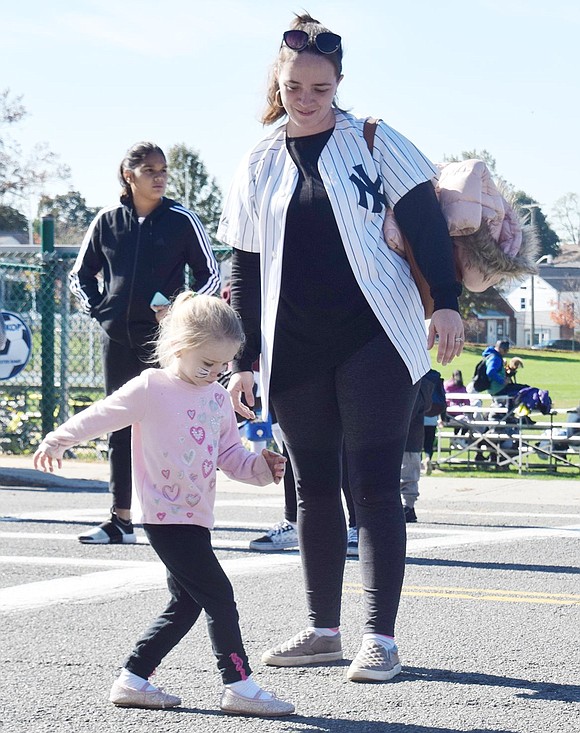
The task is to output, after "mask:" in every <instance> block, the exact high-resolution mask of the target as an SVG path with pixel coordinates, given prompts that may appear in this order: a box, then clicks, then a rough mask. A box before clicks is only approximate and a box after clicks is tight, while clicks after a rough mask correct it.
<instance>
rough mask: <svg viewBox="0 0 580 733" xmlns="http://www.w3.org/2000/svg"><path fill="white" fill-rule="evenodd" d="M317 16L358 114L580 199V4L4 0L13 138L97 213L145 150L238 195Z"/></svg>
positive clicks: (568, 0)
mask: <svg viewBox="0 0 580 733" xmlns="http://www.w3.org/2000/svg"><path fill="white" fill-rule="evenodd" d="M303 7H306V8H307V9H308V10H309V11H310V13H311V14H312V15H313V16H315V17H317V18H318V19H319V20H321V21H322V22H323V23H324V24H326V25H327V26H328V27H329V28H330V29H331V30H333V31H334V32H336V33H339V34H341V35H342V36H343V40H344V48H345V58H344V73H345V78H344V81H343V83H342V85H341V88H340V103H341V105H342V106H343V107H346V108H349V109H351V110H352V111H353V112H355V113H357V114H360V115H364V116H367V115H372V116H377V117H382V118H383V119H384V120H386V121H387V122H388V123H389V124H391V125H392V126H393V127H395V128H396V129H398V130H399V131H401V132H402V133H403V134H404V135H406V136H407V137H409V138H410V139H411V140H412V141H413V142H414V143H415V144H416V145H417V146H418V147H419V148H421V149H422V150H423V152H424V153H425V154H426V155H427V156H428V157H430V158H431V159H432V160H434V161H439V160H441V159H442V158H443V156H444V155H445V154H447V155H449V154H458V153H460V152H461V151H462V150H467V149H469V150H471V149H477V150H482V149H486V150H488V151H489V152H490V153H491V154H492V155H493V156H494V157H495V158H496V160H497V168H498V172H499V173H500V175H502V176H503V177H504V178H506V179H507V180H508V181H509V182H510V183H511V184H513V185H514V186H515V187H516V188H518V189H523V190H524V191H526V192H527V193H528V194H529V195H530V196H532V197H534V198H535V200H537V201H539V202H540V203H541V204H542V207H543V209H544V213H546V214H547V215H549V214H550V210H551V208H552V206H553V204H554V202H555V200H556V199H557V198H559V197H560V196H562V195H564V194H565V193H567V192H580V183H579V182H578V174H579V171H580V152H579V151H580V145H579V142H578V136H579V134H580V114H579V107H580V95H579V83H578V79H579V75H580V64H579V62H578V52H577V47H578V38H579V37H580V4H579V3H578V1H577V0H552V1H551V2H539V1H538V0H457V1H456V0H448V1H446V0H439V2H433V1H432V0H411V1H409V0H405V1H403V2H394V1H393V0H390V1H389V0H367V2H354V0H311V1H309V2H305V0H301V1H300V2H299V3H292V2H289V0H284V2H280V1H279V0H251V1H250V0H207V1H206V2H200V1H199V0H171V2H167V3H162V2H159V1H157V2H153V1H152V0H93V1H91V0H68V1H66V0H52V2H49V3H47V2H45V1H44V0H42V1H40V0H29V1H28V2H20V3H18V2H7V1H6V0H5V1H4V2H2V4H1V6H0V29H1V31H0V32H1V43H0V69H1V70H2V71H1V73H0V89H2V88H6V87H10V89H11V90H12V92H13V93H14V94H22V95H23V97H24V99H23V102H24V104H25V106H26V107H27V109H28V111H29V113H30V115H29V117H28V118H27V119H26V120H25V121H24V122H23V123H22V124H21V125H20V126H19V127H18V128H17V129H14V130H13V132H15V133H16V134H17V137H18V138H19V139H20V141H21V143H22V144H23V146H24V147H25V148H28V147H30V146H31V145H32V144H33V143H35V142H38V141H46V142H47V143H48V144H49V146H50V147H51V149H52V150H54V151H55V152H57V153H58V154H59V155H60V157H61V159H62V161H63V162H64V163H67V164H68V165H69V166H70V168H71V170H72V180H71V181H70V184H69V185H70V186H71V187H72V188H75V189H78V190H79V191H80V192H81V193H82V194H83V195H84V196H85V198H86V199H87V202H88V203H89V205H91V206H100V205H103V206H104V205H107V204H109V203H112V202H113V201H115V200H116V196H117V192H118V185H117V182H116V170H117V166H118V163H119V161H120V159H121V157H122V155H123V153H124V152H125V150H126V149H127V148H128V147H129V145H131V144H132V143H133V142H135V141H137V140H142V139H150V140H153V141H155V142H157V143H158V144H160V145H161V146H162V147H164V148H168V147H169V146H170V145H172V144H174V143H181V142H183V143H186V144H187V145H188V146H190V147H193V148H195V149H196V150H198V151H199V152H200V154H201V157H202V160H203V161H204V162H205V164H206V166H207V168H208V170H209V172H210V174H211V175H213V176H214V177H215V178H216V179H217V181H218V183H219V185H220V186H221V187H222V188H223V189H226V188H227V186H228V183H229V181H230V179H231V177H232V175H233V172H234V170H235V166H236V164H237V162H238V161H239V159H240V157H241V155H242V154H243V153H244V151H245V150H246V149H247V148H248V147H249V146H250V145H252V144H253V143H254V142H255V141H256V140H258V139H259V137H260V135H261V134H262V127H261V125H260V123H259V122H258V121H257V120H258V115H259V113H260V110H261V108H262V104H263V98H264V90H265V85H266V78H267V73H268V69H269V66H270V64H271V63H272V62H273V60H274V58H275V55H276V52H277V49H278V46H279V42H280V38H281V35H282V32H283V31H284V30H286V29H287V27H288V25H289V22H290V19H291V18H292V13H293V12H294V11H296V12H300V11H301V9H302V8H303ZM64 190H66V187H65V189H64ZM62 191H63V188H62V186H61V187H60V188H53V190H52V191H51V192H52V193H56V192H62ZM25 213H26V212H25Z"/></svg>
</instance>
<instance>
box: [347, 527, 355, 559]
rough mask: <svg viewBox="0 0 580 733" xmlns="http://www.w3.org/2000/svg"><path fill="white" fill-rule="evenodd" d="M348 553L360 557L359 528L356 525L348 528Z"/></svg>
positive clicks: (349, 555) (350, 555)
mask: <svg viewBox="0 0 580 733" xmlns="http://www.w3.org/2000/svg"><path fill="white" fill-rule="evenodd" d="M346 554H347V556H348V557H358V529H357V528H356V527H349V528H348V534H347V536H346Z"/></svg>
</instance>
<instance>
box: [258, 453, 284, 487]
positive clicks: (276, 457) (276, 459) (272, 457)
mask: <svg viewBox="0 0 580 733" xmlns="http://www.w3.org/2000/svg"><path fill="white" fill-rule="evenodd" d="M262 455H263V456H264V458H265V459H266V463H267V464H268V468H269V469H270V471H272V478H273V479H274V483H275V484H279V483H280V481H281V480H282V479H283V478H284V472H285V471H286V458H285V457H284V456H281V455H280V454H279V453H274V451H271V450H268V449H267V448H264V450H263V451H262Z"/></svg>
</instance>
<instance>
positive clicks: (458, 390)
mask: <svg viewBox="0 0 580 733" xmlns="http://www.w3.org/2000/svg"><path fill="white" fill-rule="evenodd" d="M443 388H444V389H445V394H446V395H448V397H447V407H452V406H454V405H469V399H462V398H458V397H455V394H467V387H466V386H465V385H464V384H463V373H462V372H461V369H456V370H455V371H454V372H453V374H452V375H451V379H447V380H446V381H445V382H443ZM449 395H452V396H449Z"/></svg>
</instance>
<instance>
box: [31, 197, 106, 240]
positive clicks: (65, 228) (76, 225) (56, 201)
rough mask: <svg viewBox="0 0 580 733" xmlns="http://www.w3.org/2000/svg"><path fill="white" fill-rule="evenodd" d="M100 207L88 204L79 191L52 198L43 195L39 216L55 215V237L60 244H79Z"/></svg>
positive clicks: (39, 206)
mask: <svg viewBox="0 0 580 733" xmlns="http://www.w3.org/2000/svg"><path fill="white" fill-rule="evenodd" d="M98 211H99V209H98V207H97V208H93V207H91V206H87V202H86V201H85V199H84V197H83V196H82V195H81V194H80V193H79V191H69V192H68V193H65V194H62V195H60V196H55V197H54V198H51V197H50V196H42V197H41V199H40V203H39V204H38V216H39V217H42V216H49V215H50V216H53V217H54V229H55V238H56V240H57V241H58V242H59V243H60V244H78V243H80V242H81V240H82V238H83V237H84V235H85V232H86V231H87V228H88V226H89V224H90V223H91V221H92V220H93V219H94V218H95V216H96V214H97V212H98Z"/></svg>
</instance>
